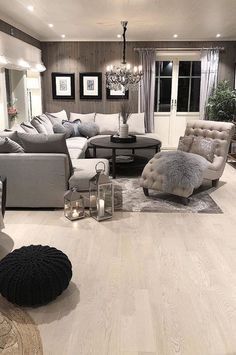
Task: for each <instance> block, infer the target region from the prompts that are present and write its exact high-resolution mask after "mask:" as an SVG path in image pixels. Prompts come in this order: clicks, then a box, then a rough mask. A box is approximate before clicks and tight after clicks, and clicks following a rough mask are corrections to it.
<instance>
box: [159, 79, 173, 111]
mask: <svg viewBox="0 0 236 355" xmlns="http://www.w3.org/2000/svg"><path fill="white" fill-rule="evenodd" d="M171 83H172V79H171V78H161V79H160V97H159V105H158V106H159V109H158V112H170V101H171Z"/></svg>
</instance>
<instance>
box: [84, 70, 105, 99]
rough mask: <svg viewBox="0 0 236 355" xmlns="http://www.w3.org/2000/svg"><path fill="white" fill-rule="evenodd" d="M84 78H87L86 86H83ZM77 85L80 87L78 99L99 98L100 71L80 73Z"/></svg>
mask: <svg viewBox="0 0 236 355" xmlns="http://www.w3.org/2000/svg"><path fill="white" fill-rule="evenodd" d="M86 78H87V79H88V81H87V87H85V86H84V81H85V79H86ZM93 79H94V80H93ZM89 85H90V87H89ZM79 87H80V100H101V99H102V73H98V72H96V73H95V72H90V73H80V74H79ZM90 92H91V93H90ZM92 92H93V94H92Z"/></svg>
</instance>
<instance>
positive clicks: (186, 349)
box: [0, 165, 236, 355]
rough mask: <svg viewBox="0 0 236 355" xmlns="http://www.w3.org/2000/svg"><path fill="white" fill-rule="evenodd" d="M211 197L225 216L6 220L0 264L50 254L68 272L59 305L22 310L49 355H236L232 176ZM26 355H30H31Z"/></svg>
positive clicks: (29, 214)
mask: <svg viewBox="0 0 236 355" xmlns="http://www.w3.org/2000/svg"><path fill="white" fill-rule="evenodd" d="M212 197H213V198H214V200H215V201H216V202H217V203H218V205H219V206H220V207H221V208H222V210H223V212H224V213H223V214H215V215H213V214H209V215H207V214H179V213H178V214H174V213H170V214H157V213H121V212H119V213H115V217H114V219H113V220H111V221H107V222H103V223H97V222H96V221H94V220H93V219H89V218H88V219H84V220H81V221H78V222H73V223H71V222H69V221H67V220H66V219H65V218H64V217H63V212H62V211H7V214H6V218H5V224H6V229H5V231H4V233H5V234H1V237H0V253H1V255H0V256H3V255H4V254H5V253H6V252H8V251H10V250H11V249H12V248H18V247H20V246H22V245H28V244H31V243H32V244H49V245H51V246H55V247H56V248H59V249H61V250H62V251H64V252H65V253H66V254H67V255H68V256H69V258H70V260H71V262H72V264H73V278H72V282H71V284H70V286H69V288H68V289H67V290H66V291H65V292H64V294H62V295H61V296H60V297H59V298H58V299H57V300H56V301H55V302H53V303H51V304H49V305H47V306H44V307H41V308H37V309H27V311H28V312H29V313H30V315H31V316H32V317H33V319H34V320H35V322H36V323H37V324H38V326H39V330H40V333H41V337H42V342H43V347H44V354H45V355H172V354H173V355H175V354H178V355H236V170H234V169H233V168H232V167H231V166H229V165H227V166H226V169H225V172H224V175H223V177H222V179H221V182H220V185H219V186H218V188H217V189H216V190H215V191H214V192H213V193H212ZM30 355H31V354H30Z"/></svg>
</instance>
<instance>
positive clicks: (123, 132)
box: [119, 102, 131, 138]
mask: <svg viewBox="0 0 236 355" xmlns="http://www.w3.org/2000/svg"><path fill="white" fill-rule="evenodd" d="M120 113H121V123H120V132H119V135H120V137H121V138H127V137H128V135H129V125H128V123H127V122H128V119H129V117H130V115H131V111H130V105H129V103H128V102H123V103H122V104H121V109H120Z"/></svg>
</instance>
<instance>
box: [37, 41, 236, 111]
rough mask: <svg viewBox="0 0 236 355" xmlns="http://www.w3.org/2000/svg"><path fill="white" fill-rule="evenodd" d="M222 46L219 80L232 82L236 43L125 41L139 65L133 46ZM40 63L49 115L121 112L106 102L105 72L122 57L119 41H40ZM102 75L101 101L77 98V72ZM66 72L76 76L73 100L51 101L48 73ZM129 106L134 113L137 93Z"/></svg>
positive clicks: (114, 103) (129, 56)
mask: <svg viewBox="0 0 236 355" xmlns="http://www.w3.org/2000/svg"><path fill="white" fill-rule="evenodd" d="M211 46H213V47H215V46H220V47H221V46H222V47H224V48H225V50H224V51H223V52H221V55H220V68H219V79H220V80H223V79H227V80H229V81H230V83H231V84H233V82H234V66H235V62H236V42H218V41H217V42H128V43H127V56H126V57H127V61H128V62H129V63H131V64H132V65H135V64H136V65H137V64H139V57H138V53H137V52H134V50H133V49H134V48H135V47H142V48H143V47H158V48H160V49H161V48H176V47H178V48H183V49H184V48H202V47H211ZM41 48H42V56H43V62H44V64H45V65H46V68H47V70H46V71H45V72H44V73H43V74H42V85H43V108H44V110H45V111H48V112H56V111H59V110H61V109H63V108H64V109H65V110H66V111H67V113H69V112H80V113H88V112H102V113H114V112H118V111H120V102H119V101H116V100H112V101H111V100H106V88H105V75H104V74H105V70H106V66H107V65H108V64H110V63H112V64H115V63H117V64H119V63H120V61H121V57H122V45H121V43H120V42H42V44H41ZM92 71H95V72H102V73H103V98H102V100H97V101H93V100H86V101H85V100H80V99H79V73H80V72H92ZM52 72H65V73H67V72H68V73H75V74H76V75H75V78H76V80H75V93H76V95H75V96H76V98H75V100H74V101H69V100H68V101H65V100H53V99H52V85H51V73H52ZM129 101H130V104H131V106H132V110H133V111H134V112H135V111H137V108H138V94H137V92H136V91H135V92H131V93H130V100H129Z"/></svg>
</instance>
